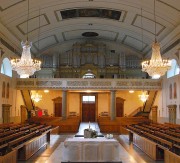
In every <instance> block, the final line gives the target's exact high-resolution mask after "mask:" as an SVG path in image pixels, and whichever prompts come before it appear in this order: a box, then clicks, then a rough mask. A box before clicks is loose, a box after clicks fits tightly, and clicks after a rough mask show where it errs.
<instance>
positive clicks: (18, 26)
mask: <svg viewBox="0 0 180 163" xmlns="http://www.w3.org/2000/svg"><path fill="white" fill-rule="evenodd" d="M40 16H44V19H45V20H46V24H45V25H41V26H40V27H37V28H34V29H33V30H31V31H28V33H31V32H33V31H35V30H37V29H39V28H41V27H44V26H47V25H49V24H50V21H49V19H48V17H47V15H46V14H41V15H40ZM36 18H39V15H38V16H35V17H32V18H30V19H29V20H25V21H23V22H22V23H20V24H18V25H16V27H17V29H18V30H19V31H20V32H21V33H22V34H23V35H27V34H28V33H27V32H25V31H24V29H22V28H21V27H20V26H21V25H23V24H27V22H28V21H32V20H33V19H36Z"/></svg>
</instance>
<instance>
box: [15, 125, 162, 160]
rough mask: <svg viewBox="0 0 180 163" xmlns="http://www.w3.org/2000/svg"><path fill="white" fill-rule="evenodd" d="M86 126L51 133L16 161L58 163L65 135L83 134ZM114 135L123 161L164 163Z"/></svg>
mask: <svg viewBox="0 0 180 163" xmlns="http://www.w3.org/2000/svg"><path fill="white" fill-rule="evenodd" d="M90 126H91V128H92V129H94V130H96V131H98V132H99V131H100V130H99V126H98V124H97V123H91V124H90ZM88 127H89V123H81V124H80V127H79V132H78V133H74V134H72V133H71V134H66V135H52V136H51V141H50V144H48V145H47V146H46V147H43V148H42V149H41V150H39V151H38V152H37V153H36V154H35V155H33V156H32V157H31V158H30V159H29V160H28V161H18V163H60V162H61V157H62V146H63V142H64V140H65V139H66V138H67V137H74V135H75V134H78V135H83V131H84V129H85V128H88ZM114 137H115V138H116V139H117V140H119V142H120V145H121V148H120V157H121V160H122V162H123V163H164V162H163V161H153V160H152V159H151V158H149V157H148V156H147V155H146V154H145V153H144V152H142V151H141V150H140V149H138V148H137V147H135V146H133V145H132V144H129V141H128V137H127V136H126V135H114Z"/></svg>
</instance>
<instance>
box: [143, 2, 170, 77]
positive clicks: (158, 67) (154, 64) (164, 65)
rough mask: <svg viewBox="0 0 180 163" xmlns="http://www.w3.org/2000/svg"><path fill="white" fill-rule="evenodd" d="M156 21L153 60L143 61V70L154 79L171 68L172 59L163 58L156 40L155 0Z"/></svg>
mask: <svg viewBox="0 0 180 163" xmlns="http://www.w3.org/2000/svg"><path fill="white" fill-rule="evenodd" d="M154 21H155V42H153V44H152V56H151V60H148V61H143V62H142V63H141V65H142V71H144V72H147V73H148V74H149V76H151V77H152V78H153V79H159V78H160V77H161V76H163V75H164V74H165V73H166V71H167V70H169V69H170V68H171V60H168V59H162V57H161V53H160V44H159V43H158V42H157V40H156V17H155V0H154Z"/></svg>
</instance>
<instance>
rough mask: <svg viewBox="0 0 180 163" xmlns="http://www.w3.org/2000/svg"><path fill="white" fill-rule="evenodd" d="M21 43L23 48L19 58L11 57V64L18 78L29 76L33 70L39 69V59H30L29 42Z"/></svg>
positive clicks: (30, 44)
mask: <svg viewBox="0 0 180 163" xmlns="http://www.w3.org/2000/svg"><path fill="white" fill-rule="evenodd" d="M21 45H22V48H23V52H22V56H21V59H12V60H11V66H12V69H13V70H15V71H17V73H18V74H19V75H20V78H29V76H31V75H33V74H34V72H35V71H39V70H40V69H41V61H38V60H33V59H31V52H30V48H31V46H32V43H31V42H30V43H29V41H26V42H21Z"/></svg>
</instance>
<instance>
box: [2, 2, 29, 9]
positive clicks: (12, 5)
mask: <svg viewBox="0 0 180 163" xmlns="http://www.w3.org/2000/svg"><path fill="white" fill-rule="evenodd" d="M24 1H26V0H19V1H18V2H15V3H14V4H11V5H9V6H7V7H5V8H3V7H2V6H0V11H1V12H3V11H5V10H7V9H9V8H11V7H14V6H16V5H17V4H19V3H22V2H24Z"/></svg>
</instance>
